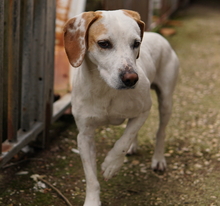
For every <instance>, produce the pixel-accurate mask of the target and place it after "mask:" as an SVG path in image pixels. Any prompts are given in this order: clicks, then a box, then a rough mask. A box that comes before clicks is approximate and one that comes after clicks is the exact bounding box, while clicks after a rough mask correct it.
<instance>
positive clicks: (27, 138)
mask: <svg viewBox="0 0 220 206" xmlns="http://www.w3.org/2000/svg"><path fill="white" fill-rule="evenodd" d="M42 129H43V123H42V122H36V123H35V124H34V125H33V126H31V127H30V130H29V131H28V132H21V133H20V134H19V135H18V138H17V141H16V142H10V141H8V140H6V141H5V142H3V146H4V147H5V148H8V150H5V151H3V152H2V154H1V155H0V167H2V166H3V165H4V164H5V163H6V162H8V161H9V160H10V159H11V158H12V157H13V156H14V155H15V154H17V153H18V152H19V151H20V150H21V149H22V148H23V147H24V146H26V145H27V144H28V143H30V142H31V141H33V140H35V138H36V137H37V135H38V134H39V133H40V132H41V131H42Z"/></svg>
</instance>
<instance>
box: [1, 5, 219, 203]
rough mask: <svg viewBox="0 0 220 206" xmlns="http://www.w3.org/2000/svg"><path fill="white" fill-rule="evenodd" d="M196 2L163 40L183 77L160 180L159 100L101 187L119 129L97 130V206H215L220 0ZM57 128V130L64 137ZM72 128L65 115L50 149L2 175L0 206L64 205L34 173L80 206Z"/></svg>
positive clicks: (79, 167) (81, 185)
mask: <svg viewBox="0 0 220 206" xmlns="http://www.w3.org/2000/svg"><path fill="white" fill-rule="evenodd" d="M198 2H200V3H196V2H194V3H193V4H192V5H191V6H190V7H189V8H187V9H186V10H183V11H180V12H178V13H177V14H176V16H175V20H178V21H180V22H181V25H179V26H175V29H176V31H177V33H176V34H175V35H174V36H172V37H169V38H168V40H169V41H170V43H171V45H172V46H173V48H174V49H175V51H176V52H177V54H178V56H179V58H180V63H181V72H180V77H179V81H178V85H177V88H176V91H175V94H174V108H173V115H172V119H171V121H170V123H169V126H168V128H167V139H166V154H165V155H166V159H167V164H168V168H167V171H166V172H165V173H164V174H156V173H154V172H153V171H151V169H150V163H151V157H152V153H153V148H154V137H155V132H156V129H157V124H158V113H157V101H156V96H155V94H154V93H153V92H152V96H153V101H154V106H153V108H152V111H151V114H150V117H149V119H148V120H147V121H146V123H145V125H144V126H143V128H142V129H141V131H140V133H139V138H140V148H139V152H138V154H137V155H134V156H129V157H127V158H126V162H125V164H124V165H123V167H122V169H121V170H120V172H119V174H118V175H117V176H116V177H114V178H113V179H111V180H109V181H107V182H106V181H104V180H103V178H102V176H101V174H100V171H101V170H100V165H101V163H102V162H103V160H104V157H105V155H106V153H107V152H108V151H109V150H110V148H111V147H112V145H113V143H114V142H115V140H116V139H117V138H118V137H119V136H120V135H121V134H122V132H123V129H124V126H125V125H122V126H119V127H105V128H104V127H103V128H101V129H99V130H98V131H97V135H96V139H97V164H98V173H99V180H100V183H101V200H102V205H103V206H108V205H109V206H134V205H141V206H143V205H146V206H150V205H160V206H176V205H181V206H182V205H190V206H220V113H219V108H220V105H219V102H220V80H219V77H220V26H219V25H220V24H219V21H220V2H219V1H216V3H213V4H212V1H208V3H207V4H203V3H201V1H198ZM57 128H62V131H60V130H58V129H57ZM76 135H77V130H76V127H75V125H74V121H73V118H72V117H71V116H64V117H62V118H61V119H60V120H59V121H58V122H57V123H56V124H55V125H54V126H53V127H52V128H51V136H52V137H54V138H53V141H52V143H51V145H50V147H49V148H48V149H45V150H36V149H35V152H34V153H33V154H31V155H28V156H27V155H25V157H23V158H22V160H23V161H22V162H18V161H15V162H14V163H16V164H15V165H13V166H10V165H8V166H9V167H6V168H4V169H3V170H1V171H0V205H3V206H20V205H22V206H52V205H54V206H64V205H66V203H65V202H64V200H63V199H62V198H61V197H60V196H59V195H58V193H57V192H56V191H55V190H54V189H52V188H51V187H50V186H48V185H47V184H46V185H44V184H43V182H39V181H38V182H35V181H34V180H33V179H31V176H32V175H33V174H38V175H44V176H45V177H44V179H45V180H46V181H48V182H49V183H50V184H52V185H53V186H54V187H56V188H57V189H59V190H60V191H61V192H62V193H63V194H64V195H65V196H66V197H67V199H68V200H69V201H70V202H71V203H72V205H73V206H80V205H83V200H84V196H85V179H84V173H83V170H82V165H81V161H80V157H79V155H78V154H76V153H75V152H74V151H72V149H73V148H76V147H77V146H76Z"/></svg>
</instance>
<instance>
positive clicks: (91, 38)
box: [88, 21, 107, 51]
mask: <svg viewBox="0 0 220 206" xmlns="http://www.w3.org/2000/svg"><path fill="white" fill-rule="evenodd" d="M105 33H107V28H106V27H105V26H104V24H102V23H101V22H98V21H97V22H95V23H94V24H93V25H92V26H91V27H90V29H89V33H88V34H89V35H88V50H89V51H91V50H92V49H93V46H94V44H96V42H97V39H98V37H99V36H100V35H101V34H105Z"/></svg>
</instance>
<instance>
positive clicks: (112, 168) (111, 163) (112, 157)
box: [102, 111, 149, 180]
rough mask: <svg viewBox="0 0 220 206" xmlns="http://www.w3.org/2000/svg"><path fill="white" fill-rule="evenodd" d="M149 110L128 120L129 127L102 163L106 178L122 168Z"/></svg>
mask: <svg viewBox="0 0 220 206" xmlns="http://www.w3.org/2000/svg"><path fill="white" fill-rule="evenodd" d="M148 114H149V111H147V112H145V113H142V114H141V115H140V116H138V117H136V118H132V119H129V120H128V124H127V127H126V129H125V131H124V134H123V135H122V137H121V138H120V139H119V140H118V141H117V142H116V143H115V145H114V147H113V148H112V149H111V150H110V151H109V153H108V155H107V156H106V158H105V161H104V162H103V163H102V170H103V176H104V178H105V179H106V180H108V179H110V178H111V177H112V176H113V175H114V174H115V173H116V172H118V170H119V169H120V168H121V166H122V164H123V162H124V156H125V155H126V153H127V151H128V150H129V147H130V146H131V144H132V142H133V141H134V140H135V138H136V135H137V133H138V131H139V129H140V128H141V126H142V125H143V124H144V122H145V120H146V119H147V117H148Z"/></svg>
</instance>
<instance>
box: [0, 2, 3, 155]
mask: <svg viewBox="0 0 220 206" xmlns="http://www.w3.org/2000/svg"><path fill="white" fill-rule="evenodd" d="M0 28H2V29H0V154H1V152H2V147H1V142H2V140H3V95H4V93H3V80H4V79H3V71H4V68H3V61H4V56H3V51H4V29H3V28H4V1H0Z"/></svg>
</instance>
